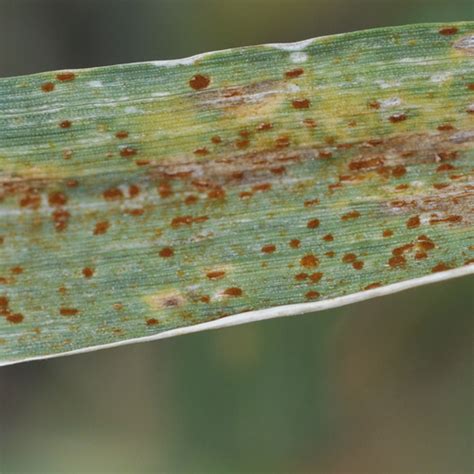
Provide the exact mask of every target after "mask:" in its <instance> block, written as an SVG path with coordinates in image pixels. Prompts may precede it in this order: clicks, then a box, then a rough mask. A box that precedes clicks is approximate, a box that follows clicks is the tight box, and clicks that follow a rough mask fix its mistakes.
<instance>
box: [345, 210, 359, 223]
mask: <svg viewBox="0 0 474 474" xmlns="http://www.w3.org/2000/svg"><path fill="white" fill-rule="evenodd" d="M358 217H360V212H359V211H350V212H348V213H347V214H344V215H343V216H342V217H341V220H343V221H348V220H349V219H357V218H358Z"/></svg>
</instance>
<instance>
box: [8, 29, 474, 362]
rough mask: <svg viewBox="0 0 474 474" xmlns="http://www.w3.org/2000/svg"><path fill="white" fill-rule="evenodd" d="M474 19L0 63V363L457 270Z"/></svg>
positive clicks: (468, 189)
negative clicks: (181, 49) (138, 54)
mask: <svg viewBox="0 0 474 474" xmlns="http://www.w3.org/2000/svg"><path fill="white" fill-rule="evenodd" d="M473 94H474V23H472V22H464V23H455V24H449V25H440V24H426V25H415V26H404V27H396V28H382V29H374V30H369V31H363V32H356V33H348V34H343V35H337V36H331V37H324V38H318V39H314V40H307V41H303V42H300V43H295V44H273V45H263V46H255V47H246V48H239V49H233V50H228V51H221V52H214V53H207V54H203V55H199V56H196V57H193V58H189V59H184V60H175V61H158V62H148V63H140V64H130V65H120V66H113V67H101V68H95V69H82V70H74V71H61V72H55V73H41V74H35V75H31V76H26V77H16V78H8V79H1V80H0V111H1V114H0V316H1V317H0V361H1V362H0V363H2V364H10V363H14V362H20V361H25V360H31V359H36V358H47V357H52V356H56V355H62V354H68V353H74V352H81V351H87V350H93V349H97V348H101V347H110V346H114V345H119V344H125V343H130V342H134V341H143V340H151V339H158V338H161V337H168V336H172V335H177V334H182V333H186V332H193V331H198V330H203V329H206V328H213V327H221V326H227V325H232V324H238V323H242V322H246V321H254V320H260V319H265V318H271V317H277V316H283V315H293V314H300V313H304V312H309V311H315V310H320V309H324V308H328V307H333V306H338V305H342V304H348V303H351V302H354V301H359V300H362V299H367V298H371V297H374V296H379V295H382V294H386V293H390V292H394V291H399V290H402V289H404V288H409V287H413V286H416V285H419V284H424V283H429V282H433V281H439V280H442V279H446V278H453V277H456V276H461V275H465V274H468V273H473V269H474V265H473V264H472V263H473V253H474V252H473V250H474V246H473V244H474V242H473V234H474V232H473V230H474V226H473V211H472V208H473V201H474V199H473V195H474V191H473V189H474V187H473V181H472V174H473V158H474V147H473V142H474V126H473V117H474V97H473Z"/></svg>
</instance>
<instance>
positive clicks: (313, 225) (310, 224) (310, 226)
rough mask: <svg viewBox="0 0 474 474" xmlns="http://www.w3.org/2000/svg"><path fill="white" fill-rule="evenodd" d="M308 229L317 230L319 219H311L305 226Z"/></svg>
mask: <svg viewBox="0 0 474 474" xmlns="http://www.w3.org/2000/svg"><path fill="white" fill-rule="evenodd" d="M306 227H307V228H308V229H317V228H318V227H319V219H311V220H309V221H308V223H307V224H306Z"/></svg>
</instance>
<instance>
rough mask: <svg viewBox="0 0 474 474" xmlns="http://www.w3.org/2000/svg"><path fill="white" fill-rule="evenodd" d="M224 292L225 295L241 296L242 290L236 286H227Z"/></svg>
mask: <svg viewBox="0 0 474 474" xmlns="http://www.w3.org/2000/svg"><path fill="white" fill-rule="evenodd" d="M224 294H225V295H227V296H234V297H236V296H242V294H243V291H242V290H241V289H240V288H237V287H231V288H227V289H226V290H225V291H224Z"/></svg>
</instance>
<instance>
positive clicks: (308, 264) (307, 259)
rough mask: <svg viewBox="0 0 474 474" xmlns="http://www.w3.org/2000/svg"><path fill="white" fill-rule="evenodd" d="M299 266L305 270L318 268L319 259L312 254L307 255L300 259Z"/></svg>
mask: <svg viewBox="0 0 474 474" xmlns="http://www.w3.org/2000/svg"><path fill="white" fill-rule="evenodd" d="M300 265H301V266H302V267H305V268H315V267H317V266H319V259H318V257H316V256H315V255H313V254H308V255H305V256H304V257H302V258H301V260H300Z"/></svg>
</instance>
